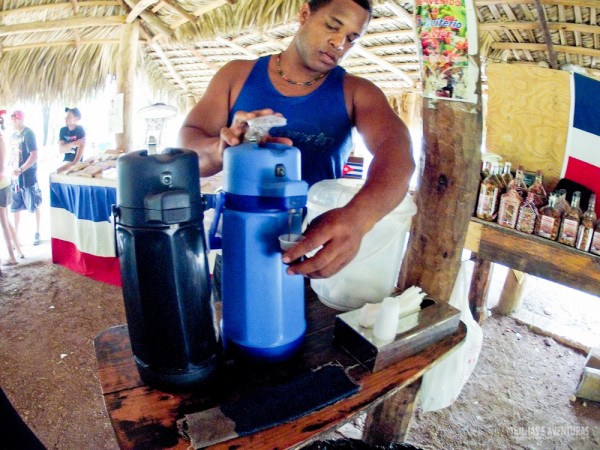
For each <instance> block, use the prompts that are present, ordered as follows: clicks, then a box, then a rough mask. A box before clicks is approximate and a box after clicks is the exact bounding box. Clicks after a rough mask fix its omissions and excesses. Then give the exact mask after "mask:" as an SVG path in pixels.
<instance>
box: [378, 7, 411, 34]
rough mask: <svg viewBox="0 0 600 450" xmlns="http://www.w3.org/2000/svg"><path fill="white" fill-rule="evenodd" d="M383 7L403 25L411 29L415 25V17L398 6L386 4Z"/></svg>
mask: <svg viewBox="0 0 600 450" xmlns="http://www.w3.org/2000/svg"><path fill="white" fill-rule="evenodd" d="M384 6H385V7H386V8H388V9H389V10H390V11H392V12H393V13H394V14H396V15H397V16H398V17H399V18H400V19H401V20H402V21H403V22H404V23H406V24H408V25H410V26H411V28H412V27H413V26H414V25H415V17H414V16H413V15H412V14H411V13H409V12H408V11H407V10H406V9H404V8H403V7H402V6H398V5H396V4H395V3H392V2H386V3H384Z"/></svg>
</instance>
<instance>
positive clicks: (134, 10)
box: [125, 0, 158, 23]
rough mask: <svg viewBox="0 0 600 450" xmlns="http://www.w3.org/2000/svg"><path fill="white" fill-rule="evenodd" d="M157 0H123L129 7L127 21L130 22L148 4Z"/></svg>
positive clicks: (148, 5)
mask: <svg viewBox="0 0 600 450" xmlns="http://www.w3.org/2000/svg"><path fill="white" fill-rule="evenodd" d="M157 1H158V0H140V1H139V2H136V1H133V0H125V3H127V5H128V6H129V7H130V8H131V11H130V12H129V14H127V20H126V22H127V23H132V22H133V21H134V20H135V19H137V18H138V16H139V15H140V14H141V13H142V12H144V11H145V10H146V9H147V8H148V7H150V5H153V4H155V3H156V2H157Z"/></svg>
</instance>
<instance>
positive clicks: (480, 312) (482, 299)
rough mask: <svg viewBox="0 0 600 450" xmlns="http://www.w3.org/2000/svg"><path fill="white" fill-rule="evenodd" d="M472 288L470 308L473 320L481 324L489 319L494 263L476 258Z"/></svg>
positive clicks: (470, 291)
mask: <svg viewBox="0 0 600 450" xmlns="http://www.w3.org/2000/svg"><path fill="white" fill-rule="evenodd" d="M474 262H475V266H474V267H473V275H472V276H471V288H470V289H469V306H470V308H471V313H472V314H473V319H475V321H476V322H477V323H479V324H481V323H482V322H483V321H484V320H485V319H486V317H487V307H486V302H487V297H488V291H489V287H490V280H491V278H492V277H491V268H492V263H491V262H489V261H485V260H483V259H480V258H475V261H474Z"/></svg>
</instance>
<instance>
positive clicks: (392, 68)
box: [352, 44, 415, 87]
mask: <svg viewBox="0 0 600 450" xmlns="http://www.w3.org/2000/svg"><path fill="white" fill-rule="evenodd" d="M352 51H353V52H355V53H357V54H359V55H360V56H362V57H363V58H365V59H368V60H369V61H371V62H372V63H374V64H377V65H378V66H381V67H382V68H384V69H385V70H388V71H390V72H392V73H393V74H395V75H398V76H399V77H400V78H402V79H403V80H404V81H406V82H407V83H408V84H409V86H411V87H412V86H414V85H415V82H414V80H413V79H412V78H410V77H409V76H408V75H406V74H405V73H404V71H402V70H400V69H398V68H397V67H396V66H394V65H392V64H390V63H389V62H387V61H386V60H384V59H383V58H380V57H379V56H377V55H374V54H373V53H371V52H370V51H369V50H367V49H366V48H364V47H363V46H362V45H360V44H355V45H354V48H353V49H352Z"/></svg>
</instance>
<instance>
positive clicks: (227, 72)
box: [219, 59, 258, 78]
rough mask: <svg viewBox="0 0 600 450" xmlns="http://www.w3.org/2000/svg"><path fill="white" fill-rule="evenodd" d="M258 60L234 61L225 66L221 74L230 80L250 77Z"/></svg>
mask: <svg viewBox="0 0 600 450" xmlns="http://www.w3.org/2000/svg"><path fill="white" fill-rule="evenodd" d="M257 61H258V59H234V60H233V61H229V62H228V63H227V64H225V65H224V66H223V67H222V68H221V70H220V71H219V72H221V74H222V75H223V76H226V77H228V78H238V77H241V76H244V75H248V74H249V73H250V71H251V70H252V68H253V67H254V65H255V64H256V62H257Z"/></svg>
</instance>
